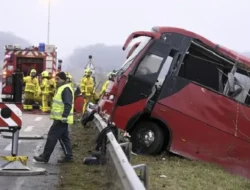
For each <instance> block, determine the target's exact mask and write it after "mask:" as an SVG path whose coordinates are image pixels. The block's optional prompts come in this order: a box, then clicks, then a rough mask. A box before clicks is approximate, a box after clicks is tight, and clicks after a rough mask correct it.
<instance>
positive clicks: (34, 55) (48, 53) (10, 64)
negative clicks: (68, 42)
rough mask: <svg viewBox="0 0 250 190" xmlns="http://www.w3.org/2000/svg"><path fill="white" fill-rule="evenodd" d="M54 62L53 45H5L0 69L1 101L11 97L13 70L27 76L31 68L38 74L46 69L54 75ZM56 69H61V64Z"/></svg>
mask: <svg viewBox="0 0 250 190" xmlns="http://www.w3.org/2000/svg"><path fill="white" fill-rule="evenodd" d="M56 63H57V51H56V47H55V46H54V45H46V46H44V49H41V48H39V47H34V46H32V47H27V48H21V47H20V46H19V45H6V46H5V58H4V64H3V70H2V101H9V100H11V99H12V96H13V89H12V88H13V85H12V74H13V73H14V72H15V71H19V72H20V71H21V72H23V74H24V76H27V75H29V72H30V71H31V69H35V70H36V71H37V74H38V75H39V74H41V72H42V71H44V70H47V71H49V72H52V74H54V75H55V73H56V70H57V68H56V67H57V64H56ZM59 64H61V61H59ZM58 69H59V70H60V69H61V65H58Z"/></svg>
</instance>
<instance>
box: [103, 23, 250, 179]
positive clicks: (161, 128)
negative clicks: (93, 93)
mask: <svg viewBox="0 0 250 190" xmlns="http://www.w3.org/2000/svg"><path fill="white" fill-rule="evenodd" d="M142 36H143V37H144V40H143V41H141V42H140V43H139V44H138V46H137V47H136V48H135V49H134V50H133V52H132V53H131V55H130V56H129V57H128V59H127V60H126V61H125V63H124V64H123V65H122V67H121V69H120V70H119V71H118V73H117V78H116V79H115V81H114V82H113V83H110V85H109V88H108V91H107V94H108V95H109V97H108V98H107V101H109V102H111V104H112V109H110V111H108V112H106V113H105V115H106V117H108V122H110V123H111V122H112V123H114V124H115V125H116V126H117V127H118V128H120V129H122V130H125V131H127V132H129V134H130V135H131V140H132V144H133V150H134V151H135V152H137V153H147V154H157V153H159V152H161V151H162V150H166V149H167V150H169V151H170V152H173V153H175V154H177V155H181V156H184V157H186V158H189V159H196V160H203V161H207V162H213V163H217V164H219V165H222V166H223V167H225V168H226V169H227V170H228V171H230V172H233V173H236V174H240V175H243V176H246V177H250V165H249V160H250V154H249V152H250V128H249V126H248V125H250V107H249V106H250V96H249V94H250V73H249V72H250V59H249V58H246V57H244V56H242V55H240V54H238V53H236V52H234V51H232V50H229V49H227V48H225V47H222V46H220V45H218V44H215V43H213V42H211V41H209V40H207V39H205V38H204V37H202V36H200V35H198V34H195V33H193V32H190V31H187V30H184V29H181V28H174V27H154V28H152V30H151V31H138V32H134V33H132V34H131V35H130V36H129V37H128V39H127V40H126V42H125V44H124V47H123V49H124V50H125V49H126V48H127V46H128V45H129V43H130V42H131V41H132V40H133V39H134V38H138V37H142Z"/></svg>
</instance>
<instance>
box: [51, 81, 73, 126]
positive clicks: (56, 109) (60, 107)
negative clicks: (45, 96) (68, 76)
mask: <svg viewBox="0 0 250 190" xmlns="http://www.w3.org/2000/svg"><path fill="white" fill-rule="evenodd" d="M67 87H68V88H69V89H70V91H71V93H72V96H73V101H74V93H73V89H72V87H71V85H70V84H65V85H62V86H60V87H59V88H58V89H57V92H56V94H55V96H54V97H53V102H52V109H51V112H50V118H51V119H55V120H62V114H63V111H64V103H63V101H62V92H63V90H64V89H65V88H67ZM73 101H72V108H71V110H70V114H69V116H68V117H67V123H68V124H73V123H74V117H73V111H74V102H73Z"/></svg>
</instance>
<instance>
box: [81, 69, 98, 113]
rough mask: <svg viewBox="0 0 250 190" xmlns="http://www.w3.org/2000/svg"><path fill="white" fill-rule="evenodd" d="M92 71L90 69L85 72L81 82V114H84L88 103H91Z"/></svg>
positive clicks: (92, 88)
mask: <svg viewBox="0 0 250 190" xmlns="http://www.w3.org/2000/svg"><path fill="white" fill-rule="evenodd" d="M91 74H92V71H91V70H90V69H86V70H85V75H84V77H83V78H82V80H81V85H80V87H81V93H82V96H83V98H84V104H83V108H82V113H83V114H84V112H85V110H86V108H87V105H88V103H89V102H90V101H91V99H92V96H93V91H94V87H95V83H94V79H93V78H92V77H91Z"/></svg>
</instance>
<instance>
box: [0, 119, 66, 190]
mask: <svg viewBox="0 0 250 190" xmlns="http://www.w3.org/2000/svg"><path fill="white" fill-rule="evenodd" d="M51 122H52V121H51V120H50V119H49V116H48V115H34V114H24V115H23V126H22V129H21V131H20V135H22V134H29V135H34V136H35V135H44V139H40V140H23V139H22V140H19V151H18V155H20V156H21V155H23V156H28V157H29V159H28V164H27V165H28V166H31V165H32V166H34V167H40V168H41V167H42V168H46V170H47V172H48V174H47V175H39V176H29V177H28V176H27V177H16V176H0V189H1V190H33V189H35V190H48V189H49V190H53V189H56V187H55V185H57V182H58V177H59V176H58V172H59V170H58V165H57V163H56V161H57V159H59V158H60V156H61V155H62V151H61V149H60V148H59V147H60V146H59V145H60V144H59V143H58V144H57V147H56V148H55V151H54V153H53V155H52V156H51V160H50V162H49V163H47V164H43V163H37V162H35V161H34V160H33V156H34V155H38V154H40V153H41V152H42V150H43V147H44V144H45V142H46V138H47V132H48V129H49V127H50V125H51ZM10 154H11V139H7V138H3V137H2V136H0V155H10ZM2 163H3V161H0V165H2Z"/></svg>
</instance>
